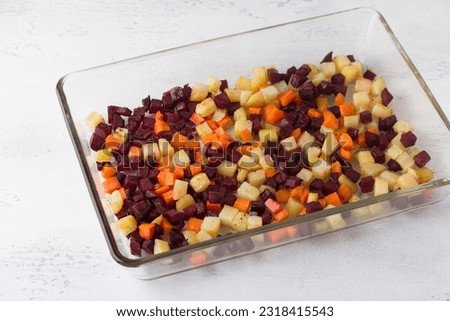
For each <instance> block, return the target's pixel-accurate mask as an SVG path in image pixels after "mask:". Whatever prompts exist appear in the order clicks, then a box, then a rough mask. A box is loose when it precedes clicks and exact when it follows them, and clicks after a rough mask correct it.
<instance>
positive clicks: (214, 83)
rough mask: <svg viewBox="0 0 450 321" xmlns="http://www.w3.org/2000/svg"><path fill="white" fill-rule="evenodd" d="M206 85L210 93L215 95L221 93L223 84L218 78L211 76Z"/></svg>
mask: <svg viewBox="0 0 450 321" xmlns="http://www.w3.org/2000/svg"><path fill="white" fill-rule="evenodd" d="M206 84H207V85H208V91H209V92H210V93H212V94H214V93H216V92H218V91H219V89H220V84H221V82H220V79H219V78H217V77H216V76H209V77H208V79H207V80H206Z"/></svg>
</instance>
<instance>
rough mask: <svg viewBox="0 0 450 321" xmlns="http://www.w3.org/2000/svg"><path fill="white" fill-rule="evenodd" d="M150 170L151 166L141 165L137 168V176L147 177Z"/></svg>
mask: <svg viewBox="0 0 450 321" xmlns="http://www.w3.org/2000/svg"><path fill="white" fill-rule="evenodd" d="M149 171H150V168H149V167H148V166H144V167H139V168H138V169H137V172H136V173H137V176H139V177H141V178H143V177H147V176H148V173H149Z"/></svg>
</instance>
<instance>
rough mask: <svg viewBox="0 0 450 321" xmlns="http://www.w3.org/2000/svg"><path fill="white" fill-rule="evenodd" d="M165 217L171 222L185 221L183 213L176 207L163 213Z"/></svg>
mask: <svg viewBox="0 0 450 321" xmlns="http://www.w3.org/2000/svg"><path fill="white" fill-rule="evenodd" d="M163 217H165V218H166V219H167V220H168V221H169V222H170V224H177V223H179V222H181V221H183V213H181V212H178V211H177V210H176V209H171V210H168V211H167V212H166V213H164V214H163Z"/></svg>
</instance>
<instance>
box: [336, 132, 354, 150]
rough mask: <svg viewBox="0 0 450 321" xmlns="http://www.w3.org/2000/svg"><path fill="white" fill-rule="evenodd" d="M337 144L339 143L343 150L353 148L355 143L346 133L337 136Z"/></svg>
mask: <svg viewBox="0 0 450 321" xmlns="http://www.w3.org/2000/svg"><path fill="white" fill-rule="evenodd" d="M339 144H341V145H342V148H343V149H345V150H353V149H355V144H354V143H353V139H352V138H351V137H350V135H349V134H347V133H342V134H341V137H339Z"/></svg>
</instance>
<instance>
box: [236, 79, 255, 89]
mask: <svg viewBox="0 0 450 321" xmlns="http://www.w3.org/2000/svg"><path fill="white" fill-rule="evenodd" d="M251 85H252V80H251V79H250V78H248V77H244V76H239V77H238V79H237V80H236V87H235V88H236V89H238V90H251Z"/></svg>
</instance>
